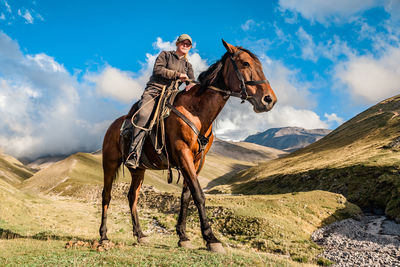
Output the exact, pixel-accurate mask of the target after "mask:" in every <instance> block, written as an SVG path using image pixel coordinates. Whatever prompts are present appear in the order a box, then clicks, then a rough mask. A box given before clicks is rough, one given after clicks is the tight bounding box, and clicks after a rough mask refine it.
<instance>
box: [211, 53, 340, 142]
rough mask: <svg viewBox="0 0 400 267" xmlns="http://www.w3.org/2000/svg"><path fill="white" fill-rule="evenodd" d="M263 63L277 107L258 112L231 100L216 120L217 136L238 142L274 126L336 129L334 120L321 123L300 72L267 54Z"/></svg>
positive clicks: (263, 56) (235, 100) (308, 86)
mask: <svg viewBox="0 0 400 267" xmlns="http://www.w3.org/2000/svg"><path fill="white" fill-rule="evenodd" d="M260 60H261V62H262V64H263V69H264V73H265V75H266V77H267V78H268V79H269V81H270V83H271V86H272V89H273V90H274V92H275V94H276V95H277V98H278V102H277V104H276V105H275V107H274V108H273V109H272V111H270V112H267V113H255V112H254V111H253V109H252V106H251V105H250V104H249V103H247V102H246V103H245V104H242V105H241V104H240V103H239V100H238V99H235V98H231V99H230V100H229V101H228V103H227V104H226V105H225V107H224V109H223V110H222V112H221V114H220V116H219V117H218V118H217V122H216V124H215V131H216V135H217V137H219V138H223V139H230V140H236V141H237V140H243V139H244V138H246V137H247V136H248V135H250V134H254V133H257V132H262V131H265V130H266V129H269V128H273V127H284V126H297V127H303V128H306V129H315V128H327V127H330V126H335V125H334V123H332V120H329V119H327V120H322V119H321V118H320V117H319V116H318V114H316V113H315V112H314V111H312V110H311V108H312V107H314V106H315V100H314V99H313V97H312V95H311V93H310V92H309V88H310V85H309V84H307V83H304V82H301V81H300V79H299V78H298V74H299V73H298V72H297V71H293V70H289V69H288V68H287V67H285V66H284V64H283V63H282V62H280V61H273V60H271V59H270V58H268V57H267V56H265V55H262V56H261V57H260Z"/></svg>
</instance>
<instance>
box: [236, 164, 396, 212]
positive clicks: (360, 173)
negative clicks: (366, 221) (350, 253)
mask: <svg viewBox="0 0 400 267" xmlns="http://www.w3.org/2000/svg"><path fill="white" fill-rule="evenodd" d="M312 190H324V191H329V192H333V193H339V194H342V195H343V196H345V197H346V198H347V200H348V201H350V202H352V203H354V204H357V205H358V206H359V207H360V208H362V209H364V210H365V209H367V210H368V211H373V212H375V213H379V211H380V212H381V213H383V212H384V213H386V215H388V216H389V217H392V218H396V217H400V170H399V169H398V168H396V167H371V166H364V165H354V166H351V167H346V168H337V169H336V168H327V169H316V170H311V171H307V172H302V173H296V174H282V175H275V176H270V177H266V178H264V179H262V180H250V181H247V182H242V183H240V184H239V183H238V184H233V185H232V193H233V194H245V195H246V194H247V195H250V194H283V193H293V192H307V191H312Z"/></svg>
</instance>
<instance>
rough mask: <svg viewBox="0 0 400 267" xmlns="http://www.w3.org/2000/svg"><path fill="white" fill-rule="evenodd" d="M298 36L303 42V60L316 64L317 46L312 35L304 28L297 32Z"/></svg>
mask: <svg viewBox="0 0 400 267" xmlns="http://www.w3.org/2000/svg"><path fill="white" fill-rule="evenodd" d="M296 34H297V36H298V37H299V39H300V42H301V58H303V59H308V60H311V61H314V62H316V61H317V60H318V57H317V56H316V55H315V51H316V45H315V43H314V41H313V38H312V36H311V35H309V34H308V33H307V32H306V31H305V30H304V29H303V28H302V27H300V28H299V30H298V31H297V33H296Z"/></svg>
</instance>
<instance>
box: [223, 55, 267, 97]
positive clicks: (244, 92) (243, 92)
mask: <svg viewBox="0 0 400 267" xmlns="http://www.w3.org/2000/svg"><path fill="white" fill-rule="evenodd" d="M241 52H242V50H240V49H239V50H238V51H237V52H235V53H233V54H232V55H231V56H230V59H231V62H232V65H233V69H234V70H235V72H236V76H237V77H238V79H239V81H240V89H241V92H240V98H241V99H242V103H244V101H246V100H247V99H249V98H252V97H253V96H249V94H248V93H247V88H246V85H257V84H262V83H268V81H267V80H258V81H245V80H244V77H243V74H242V73H241V72H240V71H239V68H238V66H237V64H236V61H235V59H234V58H235V57H236V56H238V55H239V54H240V53H241ZM232 96H235V95H233V94H232Z"/></svg>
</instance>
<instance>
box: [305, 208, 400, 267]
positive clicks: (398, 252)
mask: <svg viewBox="0 0 400 267" xmlns="http://www.w3.org/2000/svg"><path fill="white" fill-rule="evenodd" d="M399 237H400V224H397V223H396V222H394V221H392V220H389V219H387V218H386V217H385V216H376V215H368V216H363V217H361V218H358V219H356V220H355V219H347V220H343V221H340V222H335V223H333V224H330V225H328V226H326V227H323V228H321V229H319V230H317V231H315V232H314V233H313V235H312V239H313V240H314V241H315V242H316V243H318V244H319V245H321V246H322V247H324V248H325V251H324V253H323V254H321V256H322V257H324V258H327V259H329V260H331V261H333V262H335V263H336V264H335V265H333V266H400V240H399Z"/></svg>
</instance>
